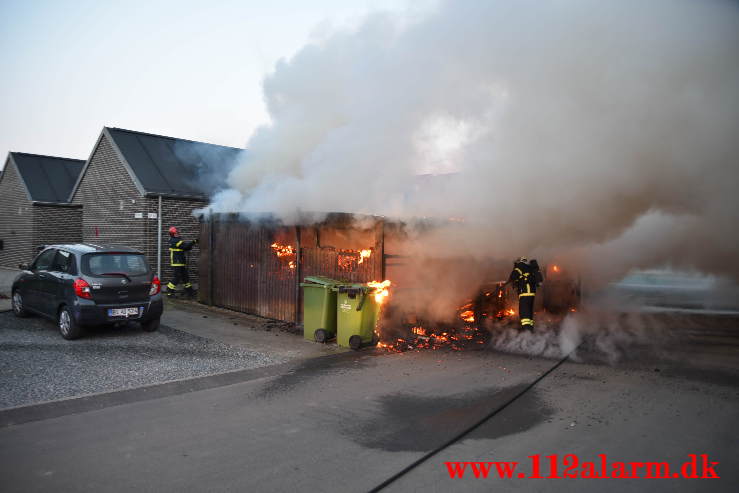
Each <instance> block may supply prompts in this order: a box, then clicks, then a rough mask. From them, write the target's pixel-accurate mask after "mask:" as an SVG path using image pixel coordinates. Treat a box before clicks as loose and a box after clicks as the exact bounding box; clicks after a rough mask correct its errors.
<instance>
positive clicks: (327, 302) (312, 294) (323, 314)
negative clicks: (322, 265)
mask: <svg viewBox="0 0 739 493" xmlns="http://www.w3.org/2000/svg"><path fill="white" fill-rule="evenodd" d="M339 284H341V282H340V281H337V280H335V279H330V278H328V277H322V276H309V277H306V278H305V282H303V283H300V286H301V287H302V288H303V337H304V338H305V339H307V340H309V341H316V342H326V341H328V340H330V339H333V338H334V337H335V336H336V286H337V285H339Z"/></svg>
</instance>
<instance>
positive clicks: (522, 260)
mask: <svg viewBox="0 0 739 493" xmlns="http://www.w3.org/2000/svg"><path fill="white" fill-rule="evenodd" d="M528 261H529V260H528V259H527V258H526V257H518V258H517V259H516V260H514V261H513V263H514V264H525V263H526V262H528Z"/></svg>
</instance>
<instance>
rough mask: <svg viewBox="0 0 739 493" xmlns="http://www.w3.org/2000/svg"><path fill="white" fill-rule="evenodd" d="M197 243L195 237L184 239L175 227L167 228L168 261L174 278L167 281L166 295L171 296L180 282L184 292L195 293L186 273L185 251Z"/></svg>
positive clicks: (189, 294)
mask: <svg viewBox="0 0 739 493" xmlns="http://www.w3.org/2000/svg"><path fill="white" fill-rule="evenodd" d="M197 244H198V240H197V239H195V240H193V241H185V240H183V239H182V238H180V234H179V231H177V228H176V227H174V226H172V227H171V228H169V263H170V265H171V266H172V271H173V276H174V279H173V280H172V281H170V282H168V283H167V296H172V295H173V294H174V293H175V291H176V290H177V286H178V285H180V284H184V285H185V293H187V295H188V296H194V295H195V290H194V289H193V288H192V283H190V276H188V274H187V258H186V257H185V252H188V251H190V250H191V249H192V247H194V246H195V245H197Z"/></svg>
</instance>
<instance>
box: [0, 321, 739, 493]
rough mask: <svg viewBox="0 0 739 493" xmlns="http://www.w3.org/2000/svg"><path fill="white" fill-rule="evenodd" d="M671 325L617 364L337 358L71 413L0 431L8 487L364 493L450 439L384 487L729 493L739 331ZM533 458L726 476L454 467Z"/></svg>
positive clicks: (473, 355)
mask: <svg viewBox="0 0 739 493" xmlns="http://www.w3.org/2000/svg"><path fill="white" fill-rule="evenodd" d="M671 323H672V324H673V325H672V328H673V329H674V333H675V334H678V336H675V337H672V338H670V339H668V340H666V341H662V340H661V341H660V344H659V346H658V347H655V346H654V345H652V346H649V345H647V347H645V346H644V345H643V341H640V340H636V339H635V340H632V341H631V343H630V344H632V346H631V347H628V345H627V344H625V343H624V342H623V340H621V345H620V346H619V348H618V349H619V351H620V354H622V357H621V358H620V359H619V361H618V362H611V363H612V364H609V363H608V362H606V360H604V358H603V357H602V354H604V351H603V347H604V346H603V344H605V342H603V341H602V340H601V341H599V343H598V341H595V342H593V343H592V344H588V343H587V341H586V343H585V344H583V345H582V346H581V349H580V350H579V351H578V358H579V360H580V361H579V362H570V361H568V362H565V363H563V364H560V365H559V366H556V365H557V364H558V360H557V359H545V358H541V357H532V356H525V355H511V354H503V353H500V352H498V351H497V350H493V349H488V350H482V351H470V352H438V351H437V352H433V351H422V352H410V353H403V354H387V353H374V352H363V353H360V354H356V353H348V354H347V353H345V354H339V355H335V356H329V357H323V358H316V359H313V360H309V361H308V362H306V363H303V364H299V365H297V366H295V367H292V368H290V369H286V368H283V367H280V368H278V369H276V370H275V371H274V373H273V374H262V375H256V376H255V375H251V376H246V375H245V376H244V378H243V381H237V382H229V385H224V386H218V387H213V388H208V389H205V390H198V391H188V390H187V389H183V390H182V392H180V393H178V394H176V395H171V394H170V395H162V396H160V397H156V398H155V397H153V396H152V395H147V396H141V395H136V394H135V393H134V394H132V395H131V396H130V399H129V400H128V401H127V402H122V403H117V405H113V406H109V407H105V408H102V409H96V410H92V411H89V410H88V411H84V410H82V409H81V410H80V412H77V413H75V412H73V409H71V408H70V407H69V406H67V407H66V408H65V409H64V410H63V412H62V411H60V415H59V416H57V417H53V416H49V415H47V416H45V418H46V419H41V420H37V421H32V422H27V423H24V424H19V425H13V426H6V427H4V428H2V429H0V477H2V478H3V490H4V491H8V492H10V491H24V492H29V491H68V490H74V491H124V490H126V491H128V490H141V491H286V490H290V491H369V490H371V489H372V488H375V487H377V486H378V485H380V484H382V483H383V481H385V480H387V479H388V478H391V477H393V476H394V475H396V474H397V473H399V472H400V471H403V470H404V469H405V468H406V467H407V466H409V465H411V464H413V463H414V462H416V461H418V460H419V459H422V458H424V457H425V456H427V455H428V454H429V452H432V451H434V450H436V449H437V448H439V447H440V446H441V445H443V444H445V443H447V442H450V441H451V442H452V443H451V444H450V445H449V446H448V447H445V448H443V449H442V450H440V451H439V452H438V453H437V454H436V455H433V456H431V457H428V458H427V459H426V460H425V461H423V462H421V463H420V464H418V465H417V467H414V468H412V469H411V470H409V471H408V472H407V474H404V475H402V476H401V477H399V478H398V479H397V480H396V481H394V482H392V483H391V484H389V485H388V487H387V490H388V491H467V490H486V491H489V490H491V489H494V488H502V489H504V490H506V491H509V490H523V491H539V490H542V491H544V490H546V491H552V490H553V491H573V490H574V491H578V490H593V489H598V490H602V491H618V492H621V491H634V490H639V491H643V490H649V491H655V490H656V491H736V487H737V485H738V484H739V453H737V452H739V449H738V447H737V444H739V427H737V425H736V423H737V419H739V383H738V382H739V321H737V320H736V319H720V318H715V317H714V318H707V319H705V320H703V321H700V320H699V321H698V322H696V320H695V319H690V320H686V321H684V322H683V323H681V322H680V321H679V320H672V321H671ZM696 323H697V325H696ZM605 353H608V354H611V352H610V350H609V351H605ZM555 366H556V368H554V369H552V368H553V367H555ZM544 374H546V376H544V377H543V378H542V375H544ZM537 381H538V383H536V384H535V385H533V386H532V385H531V384H532V383H533V382H537ZM496 410H497V412H496ZM51 411H53V409H52V410H51ZM491 412H495V414H494V415H493V416H492V417H491V418H490V419H488V420H487V421H483V422H482V424H480V423H481V420H483V418H485V417H486V416H489V415H490V414H491ZM1 414H2V413H1V412H0V415H1ZM476 424H480V426H478V427H477V428H476V429H474V430H473V431H472V432H471V433H469V434H467V435H465V436H464V437H463V438H462V439H461V440H456V441H455V440H454V439H455V437H458V436H459V435H460V434H462V433H464V432H465V431H468V430H469V429H470V427H471V426H473V425H476ZM536 453H539V454H542V455H550V454H560V455H564V454H567V453H574V454H579V456H580V458H581V460H593V459H595V458H596V455H597V454H608V457H609V460H611V461H616V460H621V461H645V460H649V461H667V462H669V463H670V464H675V465H678V464H680V463H682V462H683V461H685V460H686V459H687V456H688V454H709V456H710V460H711V461H717V462H719V466H717V471H718V473H719V475H720V476H721V479H713V480H708V479H660V480H655V479H620V480H603V479H540V480H533V479H519V478H512V479H505V480H501V479H493V478H488V479H474V478H471V477H467V478H465V479H462V480H460V479H450V478H449V476H448V473H447V472H446V467H445V466H444V462H445V461H491V460H504V461H510V460H518V461H525V460H526V457H527V456H529V455H533V454H536ZM522 467H523V466H522ZM525 470H527V471H528V468H525Z"/></svg>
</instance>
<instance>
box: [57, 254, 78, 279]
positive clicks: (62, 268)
mask: <svg viewBox="0 0 739 493" xmlns="http://www.w3.org/2000/svg"><path fill="white" fill-rule="evenodd" d="M51 270H53V271H55V272H64V273H67V274H76V273H77V269H76V268H75V265H74V255H72V254H71V253H69V252H65V251H64V250H59V251H58V252H57V254H56V258H55V259H54V265H53V266H52V268H51Z"/></svg>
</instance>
